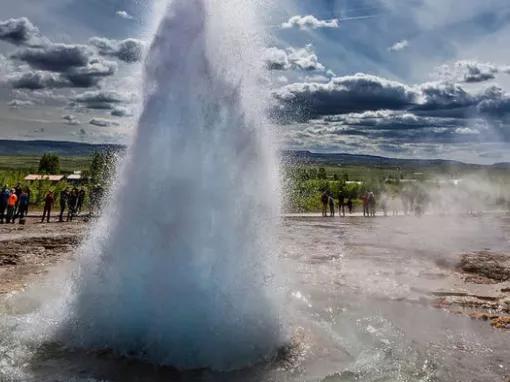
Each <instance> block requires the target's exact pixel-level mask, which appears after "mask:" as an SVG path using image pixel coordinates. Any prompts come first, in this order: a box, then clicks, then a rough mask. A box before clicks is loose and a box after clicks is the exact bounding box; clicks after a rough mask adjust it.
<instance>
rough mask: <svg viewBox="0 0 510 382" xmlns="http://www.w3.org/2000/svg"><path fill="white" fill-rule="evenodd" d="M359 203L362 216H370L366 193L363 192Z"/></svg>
mask: <svg viewBox="0 0 510 382" xmlns="http://www.w3.org/2000/svg"><path fill="white" fill-rule="evenodd" d="M361 202H362V203H363V216H365V217H366V216H370V211H369V208H368V193H367V192H365V193H364V194H363V195H362V196H361Z"/></svg>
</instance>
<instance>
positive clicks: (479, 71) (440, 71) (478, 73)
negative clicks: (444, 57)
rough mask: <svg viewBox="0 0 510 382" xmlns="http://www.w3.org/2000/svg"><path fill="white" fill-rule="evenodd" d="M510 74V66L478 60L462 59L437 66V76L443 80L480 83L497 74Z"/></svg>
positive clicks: (491, 78)
mask: <svg viewBox="0 0 510 382" xmlns="http://www.w3.org/2000/svg"><path fill="white" fill-rule="evenodd" d="M500 73H504V74H510V66H508V65H502V66H499V65H496V64H492V63H490V62H479V61H476V60H461V61H457V62H455V63H453V64H445V65H441V66H439V67H438V68H436V71H435V76H436V77H438V78H439V79H441V80H443V81H451V82H466V83H478V82H485V81H490V80H494V79H495V78H496V75H497V74H500Z"/></svg>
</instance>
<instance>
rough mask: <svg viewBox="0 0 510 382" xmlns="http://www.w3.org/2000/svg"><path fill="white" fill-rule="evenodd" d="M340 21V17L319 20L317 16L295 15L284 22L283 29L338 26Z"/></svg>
mask: <svg viewBox="0 0 510 382" xmlns="http://www.w3.org/2000/svg"><path fill="white" fill-rule="evenodd" d="M339 26H340V23H339V21H338V19H331V20H319V19H318V18H316V17H315V16H312V15H307V16H300V15H297V16H293V17H291V18H290V19H289V20H288V21H286V22H284V23H283V24H282V28H283V29H290V28H299V29H301V30H307V29H319V28H338V27H339Z"/></svg>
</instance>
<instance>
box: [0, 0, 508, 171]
mask: <svg viewBox="0 0 510 382" xmlns="http://www.w3.org/2000/svg"><path fill="white" fill-rule="evenodd" d="M153 1H154V0H41V1H34V0H0V5H1V9H2V13H1V15H0V139H55V140H68V141H80V142H91V143H126V142H128V141H129V137H130V136H131V134H132V132H133V130H134V127H135V125H136V115H137V113H138V111H139V110H138V107H139V106H138V105H139V104H140V99H139V97H138V94H139V93H140V92H139V91H137V89H138V88H139V86H140V78H141V70H142V61H143V59H142V58H143V52H144V49H145V48H146V46H147V45H148V44H149V43H150V37H149V33H148V20H147V14H148V13H149V12H148V9H150V7H151V6H152V5H153ZM160 1H161V0H160ZM273 3H274V6H272V7H270V8H269V7H268V9H270V14H269V15H267V17H266V18H265V19H264V22H265V25H264V27H265V28H266V30H267V31H268V33H269V34H270V36H271V37H270V39H269V40H268V46H267V49H266V56H265V57H264V60H265V63H266V66H267V70H268V75H269V77H270V79H271V85H270V89H269V90H270V91H271V93H272V100H273V102H272V105H271V109H270V113H271V116H272V117H273V120H274V124H275V128H276V130H277V132H278V139H279V140H280V142H281V146H282V147H283V148H287V149H296V150H310V151H315V152H345V153H353V154H371V155H382V156H390V157H402V158H443V159H457V160H462V161H466V162H472V163H495V162H503V161H510V150H509V148H510V50H509V49H508V41H509V39H510V3H509V2H508V0H484V1H480V0H281V1H278V2H273Z"/></svg>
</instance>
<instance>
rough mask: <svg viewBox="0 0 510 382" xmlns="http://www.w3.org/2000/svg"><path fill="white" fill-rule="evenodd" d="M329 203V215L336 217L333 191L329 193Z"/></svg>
mask: <svg viewBox="0 0 510 382" xmlns="http://www.w3.org/2000/svg"><path fill="white" fill-rule="evenodd" d="M328 204H329V216H331V217H334V216H335V199H334V198H333V193H332V192H330V193H329V197H328Z"/></svg>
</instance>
